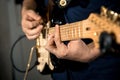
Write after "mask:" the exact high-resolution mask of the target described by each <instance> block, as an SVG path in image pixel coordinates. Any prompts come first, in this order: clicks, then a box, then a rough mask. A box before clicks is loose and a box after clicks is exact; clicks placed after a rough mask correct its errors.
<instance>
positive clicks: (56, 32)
mask: <svg viewBox="0 0 120 80" xmlns="http://www.w3.org/2000/svg"><path fill="white" fill-rule="evenodd" d="M54 39H55V43H56V46H59V45H60V44H61V37H60V27H59V26H58V25H56V26H55V38H54Z"/></svg>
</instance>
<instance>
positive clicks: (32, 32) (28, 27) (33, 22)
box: [21, 10, 43, 40]
mask: <svg viewBox="0 0 120 80" xmlns="http://www.w3.org/2000/svg"><path fill="white" fill-rule="evenodd" d="M42 22H43V20H42V17H41V16H39V15H38V14H37V13H36V12H35V11H34V10H24V11H22V21H21V24H22V30H23V32H24V33H25V35H26V36H27V38H28V39H29V40H33V39H36V38H37V37H38V36H39V35H40V32H41V30H42V28H43V25H42Z"/></svg>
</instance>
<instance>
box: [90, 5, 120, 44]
mask: <svg viewBox="0 0 120 80" xmlns="http://www.w3.org/2000/svg"><path fill="white" fill-rule="evenodd" d="M88 20H89V21H90V22H91V23H92V24H94V26H95V27H97V28H98V29H99V30H100V31H99V32H96V33H99V35H97V36H100V34H101V33H102V32H107V33H108V34H114V37H115V40H116V42H117V43H119V44H120V14H118V13H116V12H114V11H112V10H108V9H107V8H105V7H102V8H101V13H100V14H94V13H93V14H90V16H89V18H88ZM93 39H94V37H93Z"/></svg>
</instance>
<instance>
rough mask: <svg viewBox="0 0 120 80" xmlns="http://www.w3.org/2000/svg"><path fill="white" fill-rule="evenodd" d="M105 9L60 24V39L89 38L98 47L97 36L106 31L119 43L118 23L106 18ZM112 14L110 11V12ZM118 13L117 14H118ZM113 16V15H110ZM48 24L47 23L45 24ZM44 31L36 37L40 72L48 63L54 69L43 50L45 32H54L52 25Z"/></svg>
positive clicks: (119, 26) (47, 54)
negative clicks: (81, 18)
mask: <svg viewBox="0 0 120 80" xmlns="http://www.w3.org/2000/svg"><path fill="white" fill-rule="evenodd" d="M103 9H104V8H103ZM106 12H107V10H104V11H103V13H101V15H99V14H94V13H92V14H90V15H89V17H88V19H86V20H83V21H78V22H74V23H70V24H65V25H61V26H60V35H61V36H60V37H61V40H62V41H68V40H74V39H79V38H82V39H86V38H90V39H92V40H93V42H94V46H95V47H96V48H99V47H100V46H99V37H100V35H101V33H102V32H104V31H106V32H108V33H113V34H114V35H115V37H116V42H117V43H120V25H119V23H115V22H114V21H115V20H114V21H112V20H113V19H112V20H110V18H108V15H106ZM110 14H111V15H112V12H111V13H110ZM118 15H119V14H118ZM118 15H117V16H115V14H114V17H112V18H114V19H115V18H116V19H117V18H118V17H119V18H120V16H118ZM112 16H113V15H112ZM47 26H49V25H47ZM44 30H45V31H44V32H43V33H40V36H39V37H38V38H37V41H36V46H37V54H38V62H39V64H38V65H37V69H38V70H39V71H40V72H42V71H43V70H44V68H45V65H48V66H49V68H50V69H51V70H53V69H54V65H53V64H52V62H51V58H50V54H49V52H48V51H47V50H45V48H44V47H45V44H46V42H47V39H46V38H47V37H46V36H47V34H49V33H53V32H54V27H52V28H49V27H45V28H44Z"/></svg>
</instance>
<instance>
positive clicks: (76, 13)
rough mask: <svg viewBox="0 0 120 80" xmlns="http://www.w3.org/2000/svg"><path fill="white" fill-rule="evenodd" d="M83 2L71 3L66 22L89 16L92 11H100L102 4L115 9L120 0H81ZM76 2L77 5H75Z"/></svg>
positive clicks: (66, 13) (67, 10) (66, 12)
mask: <svg viewBox="0 0 120 80" xmlns="http://www.w3.org/2000/svg"><path fill="white" fill-rule="evenodd" d="M73 1H74V0H73ZM81 1H83V2H77V3H71V4H72V5H70V6H69V7H68V8H67V9H66V11H65V19H66V22H68V23H71V22H75V21H80V20H84V19H86V18H88V16H89V14H90V13H100V8H101V6H105V7H107V8H108V9H113V8H114V6H115V5H116V3H117V4H118V0H88V1H89V2H85V1H86V0H81ZM75 4H76V5H75Z"/></svg>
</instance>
